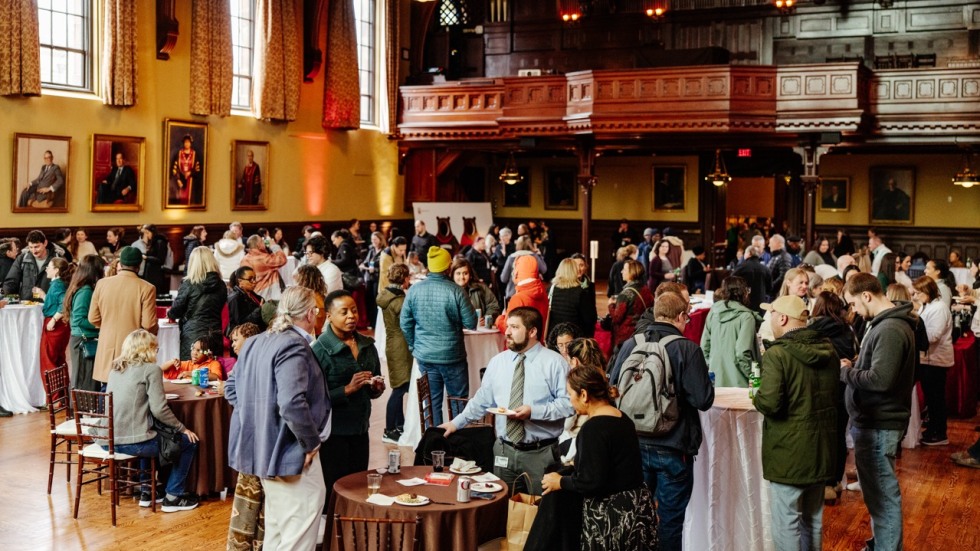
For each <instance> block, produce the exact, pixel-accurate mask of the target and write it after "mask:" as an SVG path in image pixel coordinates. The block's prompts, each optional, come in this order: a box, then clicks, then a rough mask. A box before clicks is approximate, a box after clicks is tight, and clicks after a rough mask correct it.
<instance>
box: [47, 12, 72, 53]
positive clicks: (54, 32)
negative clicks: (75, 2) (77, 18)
mask: <svg viewBox="0 0 980 551" xmlns="http://www.w3.org/2000/svg"><path fill="white" fill-rule="evenodd" d="M51 45H52V46H61V47H65V46H67V45H68V16H66V15H65V14H63V13H52V14H51Z"/></svg>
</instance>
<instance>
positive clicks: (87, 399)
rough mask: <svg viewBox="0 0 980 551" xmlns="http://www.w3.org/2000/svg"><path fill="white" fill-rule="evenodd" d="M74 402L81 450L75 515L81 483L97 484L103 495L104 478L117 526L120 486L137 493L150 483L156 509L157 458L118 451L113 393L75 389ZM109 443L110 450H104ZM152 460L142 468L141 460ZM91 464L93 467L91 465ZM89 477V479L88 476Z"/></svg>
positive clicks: (76, 483)
mask: <svg viewBox="0 0 980 551" xmlns="http://www.w3.org/2000/svg"><path fill="white" fill-rule="evenodd" d="M71 396H72V404H74V408H75V427H76V437H75V438H76V444H77V445H78V446H79V448H80V451H79V452H78V475H77V477H76V478H75V508H74V513H73V515H72V516H73V517H74V518H76V519H77V518H78V504H79V501H80V500H81V496H82V486H84V485H85V484H91V483H93V482H96V483H98V488H99V495H101V494H102V481H103V480H108V481H109V502H110V508H111V510H112V525H113V526H115V525H116V506H117V505H119V494H120V490H121V489H127V488H128V489H131V490H132V491H133V492H135V493H136V494H137V495H138V494H139V492H140V486H142V485H143V484H146V485H149V486H150V506H151V507H152V509H153V512H156V510H157V507H156V503H157V461H156V458H155V457H149V458H141V457H137V456H134V455H128V454H124V453H116V450H115V442H114V437H115V428H114V427H115V423H114V421H113V409H112V393H104V392H89V391H86V390H78V389H75V390H72V391H71ZM79 434H87V436H88V438H90V439H91V440H92V443H91V444H88V445H86V446H85V447H84V448H83V447H82V445H83V442H82V439H81V438H80V437H78V436H77V435H79ZM103 445H104V446H106V448H108V450H106V449H103V448H102V446H103ZM141 459H145V460H147V461H148V462H149V469H140V467H139V464H140V460H141ZM90 465H91V466H90ZM147 472H148V473H149V480H147V481H145V482H141V481H140V478H141V475H143V474H144V473H147ZM86 476H88V478H87V479H86Z"/></svg>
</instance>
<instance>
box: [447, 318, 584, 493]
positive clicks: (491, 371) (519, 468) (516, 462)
mask: <svg viewBox="0 0 980 551" xmlns="http://www.w3.org/2000/svg"><path fill="white" fill-rule="evenodd" d="M542 325H543V324H542V318H541V314H540V313H539V312H538V311H537V310H535V309H534V308H530V307H520V308H514V309H513V310H512V311H511V312H510V313H509V314H508V315H507V330H506V332H505V335H506V339H507V348H508V350H507V351H504V352H501V353H500V354H497V355H496V356H494V358H493V359H492V360H490V364H489V365H488V366H487V371H486V373H485V374H484V376H483V383H482V384H481V385H480V389H479V390H478V391H477V392H476V395H475V396H473V398H472V399H471V400H470V401H469V403H467V404H466V409H464V410H463V412H462V413H460V414H459V415H457V416H456V418H454V419H453V420H452V421H450V422H448V423H445V424H443V425H440V428H443V429H445V430H446V436H449V435H450V434H452V433H453V432H455V431H456V430H459V429H461V428H463V427H465V426H466V425H468V424H469V423H473V422H475V421H478V420H480V419H482V418H483V416H484V415H485V414H486V413H487V410H490V409H496V408H500V409H501V410H504V411H508V413H506V414H498V415H497V417H496V421H495V423H496V429H497V435H498V436H499V438H498V440H497V441H496V442H495V443H494V445H493V455H494V467H493V473H494V474H495V475H497V476H499V477H500V478H502V479H503V480H504V482H506V483H507V484H508V485H513V484H514V481H515V479H516V478H517V476H518V475H520V474H521V473H525V472H526V473H528V475H530V478H531V487H530V488H528V490H529V491H530V492H531V493H533V494H536V495H540V494H541V479H542V478H544V474H545V473H546V472H550V471H551V470H554V469H555V468H557V467H558V466H559V465H560V459H559V457H560V456H559V451H558V436H559V435H560V434H561V432H562V429H563V426H564V422H565V418H566V417H569V416H570V415H571V414H572V404H571V402H570V401H569V398H568V391H567V389H566V387H565V382H566V379H567V376H568V364H567V363H566V362H565V359H564V358H562V356H561V355H560V354H558V353H557V352H554V351H552V350H549V349H547V348H545V347H544V346H541V343H540V342H539V339H540V335H541V333H542V331H543V327H542Z"/></svg>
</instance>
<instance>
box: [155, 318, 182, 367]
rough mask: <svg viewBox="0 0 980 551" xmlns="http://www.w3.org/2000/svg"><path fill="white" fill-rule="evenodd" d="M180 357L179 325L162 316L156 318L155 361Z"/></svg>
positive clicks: (159, 362)
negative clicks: (161, 317)
mask: <svg viewBox="0 0 980 551" xmlns="http://www.w3.org/2000/svg"><path fill="white" fill-rule="evenodd" d="M179 357H180V325H178V324H176V323H170V320H168V319H166V318H164V319H159V320H157V363H158V364H162V363H164V362H169V361H171V360H173V359H174V358H179Z"/></svg>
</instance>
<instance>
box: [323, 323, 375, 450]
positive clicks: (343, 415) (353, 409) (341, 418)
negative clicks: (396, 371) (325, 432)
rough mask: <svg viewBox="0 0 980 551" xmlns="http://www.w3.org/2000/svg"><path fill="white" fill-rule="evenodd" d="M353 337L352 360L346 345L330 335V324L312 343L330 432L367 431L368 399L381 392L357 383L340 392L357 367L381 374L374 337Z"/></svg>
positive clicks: (344, 434)
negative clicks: (355, 387) (354, 387)
mask: <svg viewBox="0 0 980 551" xmlns="http://www.w3.org/2000/svg"><path fill="white" fill-rule="evenodd" d="M355 341H356V342H357V359H356V360H355V359H354V355H353V354H352V353H351V351H350V348H348V347H347V345H346V344H344V342H343V341H341V340H340V339H339V338H337V335H334V332H333V330H332V329H331V328H330V327H327V330H326V331H324V332H323V334H322V335H320V337H319V338H318V339H317V340H316V342H314V343H313V355H314V356H316V361H317V363H319V364H320V370H321V371H323V382H324V383H326V387H327V396H328V397H329V398H330V407H331V409H332V410H333V420H332V421H331V423H332V428H331V431H330V434H336V435H339V436H358V435H361V434H367V432H368V421H370V419H371V400H373V399H375V398H377V397H378V396H381V393H380V392H377V393H375V392H372V391H371V390H370V387H369V386H364V387H361V388H360V389H358V390H357V392H355V393H354V394H351V395H350V396H348V395H347V394H345V393H344V387H345V386H347V384H348V383H350V382H351V379H353V378H354V374H355V373H357V372H358V371H370V372H371V373H372V374H373V375H375V376H377V375H381V361H380V360H379V359H378V351H377V349H375V348H374V339H372V338H371V337H365V336H364V335H361V334H360V333H355Z"/></svg>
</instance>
